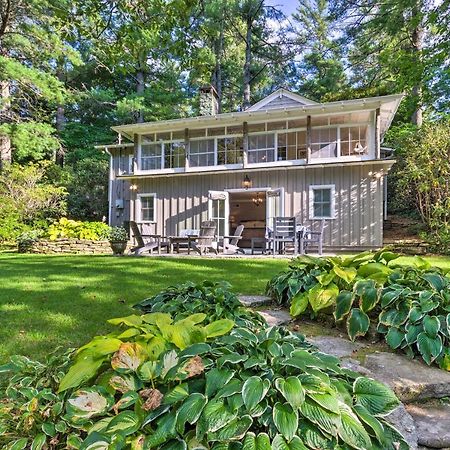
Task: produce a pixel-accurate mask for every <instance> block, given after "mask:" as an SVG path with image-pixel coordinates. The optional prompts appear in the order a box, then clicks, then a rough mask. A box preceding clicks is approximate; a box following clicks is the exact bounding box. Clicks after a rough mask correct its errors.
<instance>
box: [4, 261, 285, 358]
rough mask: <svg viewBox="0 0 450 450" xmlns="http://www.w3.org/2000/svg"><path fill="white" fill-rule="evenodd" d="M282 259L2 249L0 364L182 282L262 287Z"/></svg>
mask: <svg viewBox="0 0 450 450" xmlns="http://www.w3.org/2000/svg"><path fill="white" fill-rule="evenodd" d="M287 264H288V261H287V260H280V259H277V260H272V259H270V260H267V259H253V260H250V259H200V258H190V259H188V258H180V259H172V258H128V257H124V258H114V257H110V256H75V255H74V256H49V255H48V256H41V255H18V254H0V364H1V363H3V362H5V361H6V360H7V358H8V357H9V356H10V355H12V354H23V355H26V356H29V357H32V358H35V359H42V357H43V356H44V355H45V354H46V353H48V352H50V351H51V350H52V349H54V348H55V347H57V346H60V345H61V346H64V347H74V346H79V345H80V344H83V343H85V342H87V341H88V340H89V339H90V338H92V337H93V336H95V335H96V334H99V333H104V332H108V330H109V329H110V328H109V327H108V324H106V320H107V319H110V318H112V317H120V316H124V315H129V314H131V313H132V312H133V310H132V308H131V307H132V305H133V304H135V303H137V302H138V301H140V300H142V299H144V298H146V297H149V296H151V295H153V294H155V293H157V292H159V291H160V290H162V289H164V288H166V287H168V286H170V285H173V284H178V283H182V282H185V281H193V282H199V281H203V280H205V279H208V280H211V281H222V280H226V281H228V282H230V283H231V284H232V285H233V288H234V290H235V292H237V293H242V294H261V293H262V292H263V291H264V287H265V285H266V283H267V281H268V280H269V279H270V278H271V277H272V276H273V274H274V273H276V272H278V271H280V270H283V269H284V268H286V267H287Z"/></svg>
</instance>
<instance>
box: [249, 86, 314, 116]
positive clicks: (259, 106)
mask: <svg viewBox="0 0 450 450" xmlns="http://www.w3.org/2000/svg"><path fill="white" fill-rule="evenodd" d="M306 105H317V102H314V101H313V100H310V99H309V98H306V97H303V96H301V95H298V94H294V93H293V92H290V91H288V90H286V89H283V88H281V89H277V90H276V91H275V92H272V94H270V95H268V96H267V97H265V98H263V99H262V100H260V101H259V102H258V103H255V104H254V105H252V106H250V108H247V109H246V111H261V110H266V109H278V108H280V107H282V108H294V107H296V106H297V107H298V106H306Z"/></svg>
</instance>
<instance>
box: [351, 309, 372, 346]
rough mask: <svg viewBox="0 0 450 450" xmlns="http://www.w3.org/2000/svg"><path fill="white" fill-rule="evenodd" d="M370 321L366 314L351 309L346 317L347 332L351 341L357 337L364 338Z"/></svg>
mask: <svg viewBox="0 0 450 450" xmlns="http://www.w3.org/2000/svg"><path fill="white" fill-rule="evenodd" d="M369 326H370V320H369V317H368V316H367V314H366V313H365V312H363V311H361V310H360V309H358V308H353V309H352V310H351V312H350V315H349V316H348V317H347V332H348V335H349V337H350V339H351V340H352V341H354V340H355V339H356V338H357V337H358V336H364V335H365V334H366V333H367V331H368V330H369Z"/></svg>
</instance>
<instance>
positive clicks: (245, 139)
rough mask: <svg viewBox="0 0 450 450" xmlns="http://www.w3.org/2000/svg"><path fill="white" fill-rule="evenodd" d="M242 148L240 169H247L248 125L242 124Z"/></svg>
mask: <svg viewBox="0 0 450 450" xmlns="http://www.w3.org/2000/svg"><path fill="white" fill-rule="evenodd" d="M242 132H243V133H242V146H243V149H244V153H243V159H242V167H247V164H248V123H247V122H244V123H243V124H242Z"/></svg>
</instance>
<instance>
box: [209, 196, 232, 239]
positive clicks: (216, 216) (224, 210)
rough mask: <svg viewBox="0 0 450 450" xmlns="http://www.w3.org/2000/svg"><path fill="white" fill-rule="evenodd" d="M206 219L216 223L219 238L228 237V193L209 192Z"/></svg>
mask: <svg viewBox="0 0 450 450" xmlns="http://www.w3.org/2000/svg"><path fill="white" fill-rule="evenodd" d="M208 219H209V220H214V222H216V224H217V235H218V236H219V237H223V236H228V235H229V222H230V201H229V195H228V192H226V191H209V193H208Z"/></svg>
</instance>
